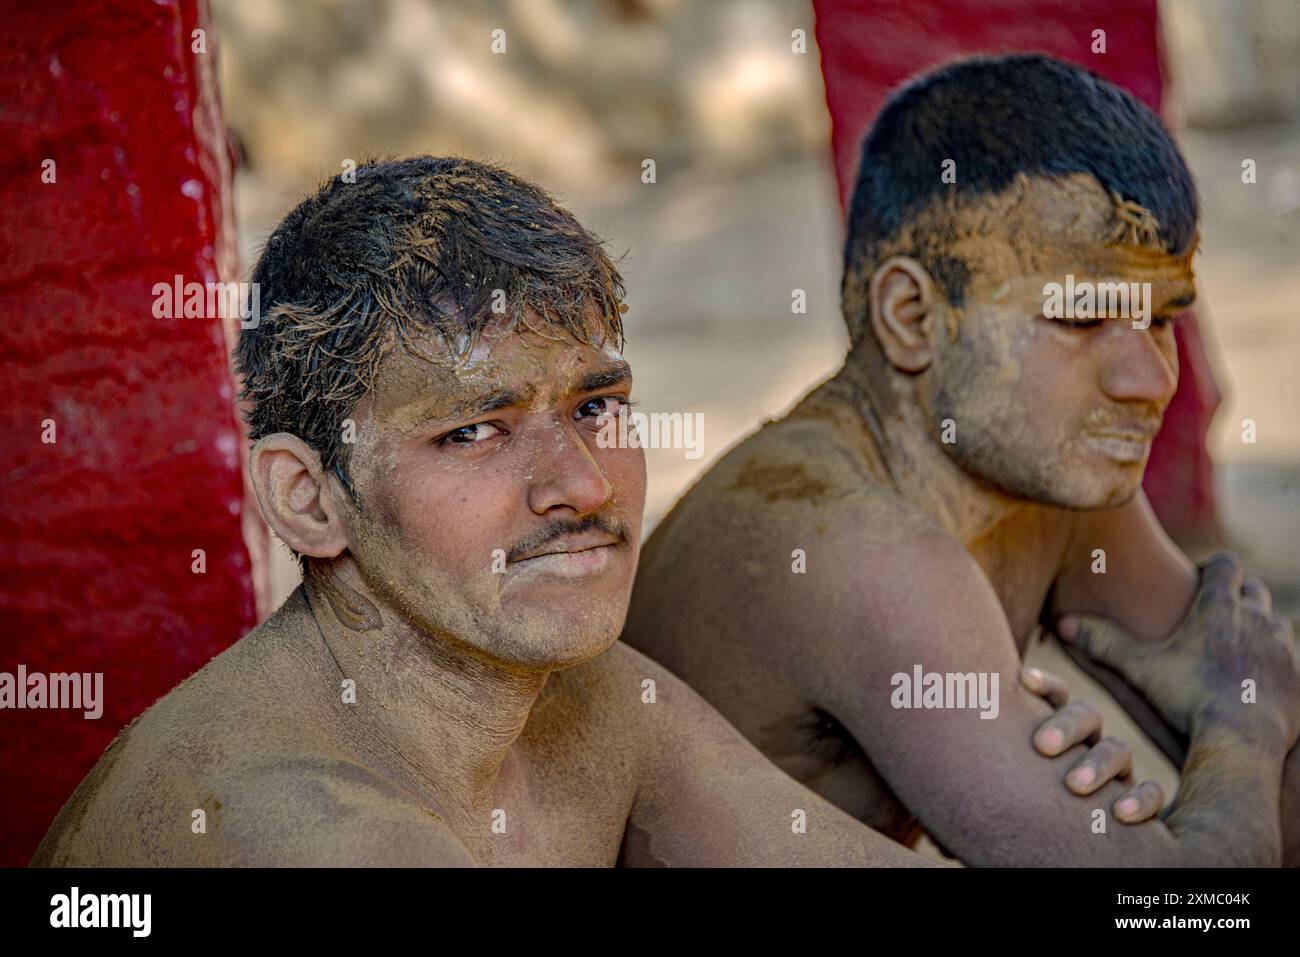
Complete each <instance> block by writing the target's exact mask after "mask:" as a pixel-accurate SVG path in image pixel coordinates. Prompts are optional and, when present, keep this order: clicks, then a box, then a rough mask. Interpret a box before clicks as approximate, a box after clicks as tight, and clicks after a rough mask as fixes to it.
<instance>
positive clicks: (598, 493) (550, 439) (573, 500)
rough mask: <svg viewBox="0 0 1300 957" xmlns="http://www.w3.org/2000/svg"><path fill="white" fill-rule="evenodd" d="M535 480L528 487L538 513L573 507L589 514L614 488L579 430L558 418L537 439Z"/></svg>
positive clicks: (584, 513) (532, 505)
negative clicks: (576, 430)
mask: <svg viewBox="0 0 1300 957" xmlns="http://www.w3.org/2000/svg"><path fill="white" fill-rule="evenodd" d="M530 464H531V465H532V472H533V476H534V480H533V482H532V484H531V485H530V486H529V488H528V507H529V508H531V509H532V510H533V512H534V513H535V514H537V515H545V514H547V513H548V512H550V511H552V510H553V509H572V510H573V511H574V512H575V513H576V514H577V515H578V516H582V515H589V514H591V513H593V512H595V511H597V510H598V509H600V507H601V506H602V505H604V504H605V503H606V502H608V501H609V497H610V494H611V492H612V488H611V486H610V484H609V481H608V480H607V479H606V478H605V473H604V472H602V471H601V469H600V466H599V465H597V464H596V460H595V459H594V458H592V455H591V450H590V449H588V448H587V445H586V443H585V442H583V441H582V439H581V438H580V437H579V436H578V435H577V433H576V432H575V430H574V429H573V428H571V427H568V426H567V425H566V424H565V423H563V422H555V423H553V426H552V428H551V429H549V430H545V431H544V432H543V434H542V435H541V436H540V437H539V438H538V439H537V448H536V449H535V450H534V453H533V456H532V462H531V463H530Z"/></svg>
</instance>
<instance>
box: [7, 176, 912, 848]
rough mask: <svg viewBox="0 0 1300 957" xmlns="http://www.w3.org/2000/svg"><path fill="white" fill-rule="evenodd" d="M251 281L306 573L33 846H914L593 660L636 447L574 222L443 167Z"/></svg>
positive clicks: (121, 745)
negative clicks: (624, 428)
mask: <svg viewBox="0 0 1300 957" xmlns="http://www.w3.org/2000/svg"><path fill="white" fill-rule="evenodd" d="M253 279H254V281H255V282H257V283H259V284H260V285H259V289H260V295H261V302H262V303H263V304H264V306H265V307H266V314H265V315H264V316H263V317H262V319H261V322H260V324H259V325H257V326H256V328H249V329H246V330H244V331H243V332H242V334H241V338H240V342H239V346H238V353H237V360H238V364H239V367H240V370H241V372H242V373H243V375H244V377H245V381H244V397H245V399H246V400H247V401H248V406H249V408H248V415H249V423H250V432H251V435H252V438H253V439H254V440H255V444H254V446H253V449H252V453H251V465H250V467H251V472H252V477H253V481H254V485H255V487H256V492H257V496H258V500H259V503H260V505H261V508H262V512H263V514H264V515H265V516H266V518H267V520H268V522H269V523H270V525H271V527H272V528H273V529H274V530H275V532H276V533H277V534H278V535H279V537H280V538H281V539H282V540H283V541H284V542H286V543H287V544H288V545H289V546H290V547H291V548H292V549H293V550H294V551H295V552H296V553H297V554H298V555H299V556H300V557H301V558H302V561H303V570H304V582H303V584H302V586H301V587H300V588H298V589H297V591H295V592H294V593H293V595H292V596H291V597H290V598H289V599H288V600H287V601H286V603H285V604H284V605H283V606H282V607H281V608H280V609H279V610H278V611H276V613H275V614H274V615H272V616H271V618H270V619H269V620H267V621H266V622H265V623H264V624H262V625H261V626H260V627H258V628H257V629H256V630H254V631H253V632H251V633H250V634H249V635H248V636H246V637H245V638H244V639H242V640H241V641H239V642H238V643H236V644H235V645H234V646H233V647H232V648H230V649H229V650H227V651H226V652H225V653H223V654H222V655H220V656H219V657H217V658H216V659H214V660H213V661H212V662H210V663H209V664H208V665H207V666H205V667H204V668H203V669H201V670H200V671H199V672H197V673H196V674H195V675H193V676H191V677H190V678H189V679H187V680H186V681H185V682H184V683H183V684H181V685H180V686H178V687H177V688H175V689H174V690H173V691H172V692H171V693H170V694H168V695H167V696H166V697H165V698H163V699H162V700H161V701H159V702H158V703H157V704H155V705H154V706H153V707H152V708H150V709H149V710H148V711H147V712H146V713H145V714H144V715H143V716H141V717H140V718H139V719H137V720H136V721H135V722H133V723H132V725H131V726H130V727H129V728H127V730H126V731H124V732H123V733H122V734H121V735H119V736H118V738H117V739H116V740H115V741H114V743H113V744H112V745H111V746H110V747H109V748H108V750H107V751H106V752H105V754H104V756H103V758H101V760H100V762H99V763H98V765H97V766H96V767H95V768H94V769H93V770H92V772H91V773H90V775H89V776H88V777H87V778H86V780H85V781H84V782H83V783H82V785H81V786H80V787H79V788H78V790H77V791H76V793H75V794H74V795H73V796H72V798H71V799H70V800H69V802H68V804H67V805H66V806H65V807H64V809H63V810H62V812H61V813H60V814H59V816H58V818H57V819H56V820H55V822H54V824H53V825H52V827H51V829H50V831H49V832H48V834H47V835H46V837H45V840H44V841H43V842H42V844H41V847H40V848H39V849H38V851H37V854H36V856H35V858H34V860H33V863H34V864H38V865H126V866H136V865H148V866H155V865H228V864H236V865H258V864H272V865H280V864H289V865H352V864H394V865H411V864H438V865H470V864H494V865H512V864H514V865H561V864H575V865H613V864H615V863H622V864H628V865H638V864H768V863H771V864H872V865H884V864H892V865H909V864H916V863H923V861H922V859H921V858H920V857H918V856H917V855H915V854H913V853H912V852H910V851H908V850H906V849H904V848H903V847H901V846H900V845H898V844H896V843H894V842H892V841H889V840H887V839H886V838H884V837H882V836H881V835H879V834H876V833H874V832H872V831H871V830H870V829H868V828H867V827H865V826H863V825H862V824H860V823H858V822H857V821H854V820H853V819H852V818H851V817H849V816H848V815H847V814H845V813H844V812H842V811H840V810H839V809H837V808H835V807H834V806H832V805H831V804H829V803H827V802H826V801H824V800H823V799H822V798H819V797H818V796H817V795H815V794H813V793H811V792H810V791H808V790H807V789H806V788H804V787H803V786H802V785H799V784H797V783H796V782H795V781H793V780H791V779H790V778H789V777H787V776H786V775H784V774H782V773H781V772H780V771H779V770H777V769H776V768H775V767H773V766H772V764H771V763H770V762H768V761H767V760H766V759H765V758H763V756H762V755H761V754H759V753H758V751H757V750H756V749H755V748H754V747H753V746H752V745H750V744H749V743H748V742H747V741H746V740H745V739H744V737H742V736H741V735H740V734H739V733H738V732H737V731H735V729H733V728H732V727H731V726H730V725H728V724H727V723H726V722H725V721H724V720H723V719H722V718H721V717H720V716H719V715H718V714H717V712H715V711H714V710H713V709H712V708H711V707H710V706H709V705H707V704H705V703H704V702H703V701H702V700H701V699H700V698H699V697H698V696H697V695H695V694H694V693H693V692H691V691H690V690H689V689H688V688H687V687H686V686H685V685H684V684H682V682H680V681H679V680H677V679H676V678H674V677H673V676H672V675H671V674H669V673H668V672H666V671H665V670H664V669H662V668H659V667H658V666H656V665H655V664H653V663H652V662H650V661H649V660H647V659H646V658H645V657H644V656H642V655H641V654H639V653H637V652H635V651H633V650H631V649H629V648H627V647H625V646H622V645H615V642H616V639H617V637H618V634H619V630H620V628H621V627H622V624H623V619H624V616H625V613H626V610H627V602H628V598H629V596H630V593H631V588H632V581H633V577H634V573H635V569H636V562H637V552H638V546H639V541H640V528H641V512H642V507H643V503H644V502H643V500H644V492H645V463H644V459H643V453H642V451H641V450H640V449H639V448H602V447H600V446H599V445H598V443H597V434H598V432H599V429H600V427H601V425H603V424H604V422H606V421H607V419H608V417H609V416H610V415H615V414H617V412H618V409H619V406H620V404H621V403H623V402H625V401H627V397H628V393H629V390H630V388H631V374H630V371H629V369H628V365H627V363H626V362H625V361H624V360H623V359H622V357H621V356H620V355H619V353H618V351H617V348H618V347H619V344H620V342H621V336H622V331H621V320H620V315H619V314H620V311H621V298H622V280H621V279H620V278H619V276H618V273H617V272H616V270H615V269H614V267H613V265H612V264H611V262H610V261H609V259H608V258H607V257H606V255H605V253H604V251H603V250H602V248H601V245H600V243H599V242H598V241H597V240H596V239H594V238H593V237H592V236H591V235H590V234H589V233H587V232H586V231H585V230H584V229H583V228H582V227H581V226H580V225H579V224H578V223H577V222H576V221H575V220H574V219H573V218H572V216H571V215H569V214H568V213H567V212H565V211H563V210H561V209H559V208H557V207H556V206H555V205H554V204H553V202H552V201H551V200H550V199H549V198H548V197H547V196H546V195H545V194H543V193H542V192H541V191H540V190H538V189H536V188H535V187H533V186H531V185H529V184H527V183H525V182H523V181H522V180H519V179H517V178H516V177H514V176H512V175H510V174H509V173H506V172H504V171H502V170H499V169H496V168H493V167H489V166H484V165H480V164H477V163H473V162H469V161H465V160H458V159H435V158H429V157H425V158H417V159H411V160H406V161H400V162H389V163H383V164H375V165H370V166H366V167H363V168H362V169H360V170H358V171H357V176H356V182H355V183H351V184H349V183H344V182H343V181H342V180H341V179H338V178H336V179H334V180H333V181H331V182H330V183H328V184H327V185H325V186H324V187H323V188H322V189H321V190H320V191H319V192H318V193H317V194H316V195H315V196H312V197H310V198H308V199H306V200H304V201H303V202H302V203H301V204H300V205H299V206H298V207H297V208H296V209H294V210H293V211H292V212H291V213H290V214H289V215H288V216H287V217H286V218H285V220H284V221H283V222H282V223H281V225H280V226H279V227H278V228H277V229H276V230H275V232H274V234H273V235H272V236H271V238H270V240H269V242H268V245H267V248H266V250H265V252H264V254H263V256H262V258H261V260H260V262H259V264H258V266H257V268H256V271H255V273H254V276H253ZM498 290H500V294H499V295H498V292H497V291H498ZM494 302H503V303H504V304H505V305H506V308H505V309H504V310H502V311H494V309H493V308H492V306H493V303H494ZM353 436H355V442H351V441H349V439H350V438H351V437H353ZM611 646H613V647H611ZM200 811H201V812H203V813H202V815H199V814H198V813H196V812H200ZM796 811H797V812H798V813H799V814H802V815H805V818H804V819H805V820H806V822H807V826H806V832H800V831H796V830H795V829H792V827H791V823H792V814H793V813H794V812H796ZM200 821H201V822H202V826H196V824H197V822H200Z"/></svg>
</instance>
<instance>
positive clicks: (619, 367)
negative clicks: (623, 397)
mask: <svg viewBox="0 0 1300 957" xmlns="http://www.w3.org/2000/svg"><path fill="white" fill-rule="evenodd" d="M630 378H632V367H631V366H630V365H628V364H627V362H625V361H623V360H619V361H618V362H616V363H615V364H613V365H611V366H608V367H606V368H604V369H597V370H596V371H594V372H589V373H588V374H587V375H585V376H583V377H582V379H581V380H580V381H579V382H578V384H577V386H576V387H575V388H574V390H573V391H574V392H595V391H597V390H598V389H608V388H609V387H610V386H615V385H621V384H623V383H624V382H626V381H627V380H628V379H630Z"/></svg>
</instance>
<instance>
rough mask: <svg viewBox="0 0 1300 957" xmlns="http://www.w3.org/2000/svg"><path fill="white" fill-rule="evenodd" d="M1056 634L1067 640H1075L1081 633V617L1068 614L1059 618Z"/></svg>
mask: <svg viewBox="0 0 1300 957" xmlns="http://www.w3.org/2000/svg"><path fill="white" fill-rule="evenodd" d="M1056 635H1057V637H1058V638H1064V639H1065V640H1066V641H1074V639H1075V638H1077V637H1078V635H1079V619H1077V618H1071V617H1069V616H1068V615H1067V616H1066V617H1064V618H1061V619H1058V620H1057V622H1056Z"/></svg>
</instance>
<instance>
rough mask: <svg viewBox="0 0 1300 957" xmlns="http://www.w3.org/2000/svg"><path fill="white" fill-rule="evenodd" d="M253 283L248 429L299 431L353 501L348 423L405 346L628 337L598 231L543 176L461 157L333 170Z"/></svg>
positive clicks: (293, 218) (277, 239)
mask: <svg viewBox="0 0 1300 957" xmlns="http://www.w3.org/2000/svg"><path fill="white" fill-rule="evenodd" d="M252 281H253V282H254V283H257V284H258V295H259V298H260V305H261V312H262V316H261V319H260V322H259V323H258V324H256V325H255V326H252V325H250V327H249V328H246V329H243V330H241V332H240V336H239V343H238V345H237V347H236V349H235V363H236V368H237V371H238V372H239V373H240V374H242V375H243V377H244V384H243V391H242V393H241V396H240V398H241V399H243V400H244V401H246V402H247V403H248V405H247V410H246V418H247V420H248V428H249V434H250V436H251V437H252V438H253V439H254V440H256V439H259V438H262V437H263V436H266V435H270V434H272V433H274V432H291V433H293V434H294V435H297V436H299V437H300V438H301V439H303V441H305V442H306V443H307V444H308V445H309V446H311V447H312V448H313V449H315V450H316V451H317V452H318V453H320V456H321V461H322V464H323V466H324V467H325V469H326V470H327V471H329V472H333V473H334V474H335V475H337V476H338V478H339V480H340V481H341V482H342V483H343V485H344V487H345V488H346V489H347V490H348V492H349V494H352V495H353V496H354V498H355V493H354V490H353V488H352V484H351V480H350V478H349V475H348V470H347V453H348V446H347V445H346V444H345V443H344V442H343V441H342V438H343V435H342V432H343V425H344V420H345V419H346V418H347V417H348V416H349V415H350V414H351V412H352V409H353V407H354V406H355V405H356V403H357V401H358V400H359V399H361V398H362V397H363V396H364V395H365V394H366V393H367V392H369V391H370V389H371V388H372V387H373V385H374V381H375V376H376V374H377V372H378V369H379V362H380V360H381V359H382V357H383V355H384V353H385V351H386V350H387V349H388V348H389V347H390V345H391V344H392V343H393V342H394V341H396V343H398V344H399V345H401V346H402V347H407V346H408V345H409V343H410V342H411V341H412V337H414V336H418V335H421V334H430V333H431V334H432V335H434V336H435V337H437V339H438V340H439V341H441V342H442V343H443V344H445V345H446V346H447V347H448V348H450V349H452V350H453V352H454V353H457V354H460V355H462V356H463V355H468V353H469V352H470V350H472V349H473V346H474V343H475V342H476V341H477V339H478V337H479V335H480V334H481V333H482V331H483V328H484V327H485V326H486V325H487V324H488V323H489V322H490V321H492V320H494V319H495V320H503V321H506V322H509V323H511V324H519V325H522V326H524V327H526V328H528V329H531V330H533V331H536V332H539V333H542V334H548V335H551V336H552V337H554V336H555V335H556V334H564V333H567V334H569V335H571V336H572V337H573V338H574V339H576V340H577V341H579V342H590V343H603V342H613V343H614V344H615V345H616V346H619V347H621V345H622V341H623V327H622V320H621V317H620V310H621V309H622V308H623V306H622V300H623V296H624V286H623V280H622V277H621V276H620V275H619V273H618V270H617V269H616V268H615V266H614V264H613V263H612V262H611V261H610V259H609V257H608V256H607V255H606V254H605V251H604V248H603V246H602V243H601V241H600V240H599V239H598V238H597V237H595V236H593V235H592V234H591V233H589V232H588V231H587V230H586V229H584V228H583V227H582V226H581V225H580V224H579V223H578V221H577V220H576V219H574V217H573V215H572V214H571V213H569V212H568V211H567V210H564V209H561V208H560V207H559V206H557V205H556V204H555V202H554V201H553V200H552V199H551V197H549V196H548V195H547V194H546V193H545V192H543V191H542V190H541V189H539V188H538V187H536V186H534V185H533V184H531V183H529V182H527V181H525V180H523V179H520V178H519V177H517V176H515V175H513V174H512V173H509V172H507V171H506V170H504V169H500V168H498V167H495V166H490V165H488V164H486V163H477V162H473V161H471V160H467V159H460V158H455V157H433V156H418V157H413V158H411V159H403V160H390V161H385V162H369V163H366V164H364V165H362V166H360V167H358V168H357V170H356V173H355V182H346V181H345V180H344V177H343V176H342V175H340V176H336V177H334V178H332V179H330V180H329V181H328V182H326V183H325V184H324V185H323V186H321V187H320V189H318V190H317V191H316V193H315V194H313V195H311V196H309V197H308V198H306V199H304V200H303V201H302V202H301V203H299V204H298V205H297V206H296V207H295V208H294V209H293V211H292V212H290V213H289V214H288V215H287V216H285V218H284V220H283V221H282V222H281V223H280V225H279V226H277V227H276V229H275V231H274V232H273V233H272V234H271V236H270V238H269V239H268V240H267V243H266V248H265V249H264V250H263V252H262V255H261V257H260V258H259V259H258V262H257V265H256V267H255V268H254V270H253V277H252ZM498 290H499V291H500V292H498ZM497 304H500V305H503V306H504V307H505V312H504V313H503V314H498V312H494V311H493V307H494V306H495V305H497Z"/></svg>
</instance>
